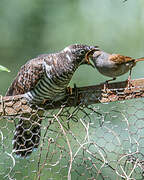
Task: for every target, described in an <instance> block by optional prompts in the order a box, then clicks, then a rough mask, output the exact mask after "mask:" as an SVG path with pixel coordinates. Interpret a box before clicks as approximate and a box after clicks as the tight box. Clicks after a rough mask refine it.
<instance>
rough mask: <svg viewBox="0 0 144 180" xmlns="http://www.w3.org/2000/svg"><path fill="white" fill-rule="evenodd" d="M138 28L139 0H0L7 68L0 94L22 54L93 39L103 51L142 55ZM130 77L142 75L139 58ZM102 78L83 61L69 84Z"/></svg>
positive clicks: (143, 18) (141, 18)
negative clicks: (84, 64) (124, 0)
mask: <svg viewBox="0 0 144 180" xmlns="http://www.w3.org/2000/svg"><path fill="white" fill-rule="evenodd" d="M143 33H144V1H143V0H128V1H127V2H125V3H123V1H122V0H101V1H100V0H90V1H88V0H31V1H29V0H24V1H19V0H13V1H8V0H1V1H0V64H1V65H3V66H6V67H7V68H9V69H10V70H11V72H10V73H7V72H1V73H0V94H2V95H4V94H5V92H6V90H7V88H8V87H9V85H10V83H11V82H12V80H13V79H14V77H15V76H16V74H17V72H18V70H19V68H20V67H21V66H22V65H23V64H25V63H26V61H27V60H29V59H31V58H34V57H36V56H37V55H39V54H42V53H51V52H56V51H59V50H61V49H63V48H64V47H66V46H68V45H70V44H73V43H83V44H89V45H99V46H100V48H101V49H103V50H105V51H107V52H111V53H121V54H123V55H127V56H132V57H134V58H135V57H141V56H144V45H143V44H144V36H143ZM127 76H128V75H125V76H122V77H120V78H119V79H118V80H125V79H126V78H127ZM132 77H133V78H140V77H143V62H140V63H138V64H137V66H136V67H135V68H134V70H133V76H132ZM106 79H107V78H106V77H104V76H102V75H100V74H99V73H98V72H97V71H96V70H93V69H92V68H91V67H87V66H83V67H80V68H79V69H78V71H77V72H76V73H75V75H74V77H73V81H72V84H73V82H75V83H76V84H77V86H85V85H94V84H97V83H100V82H103V81H104V80H106Z"/></svg>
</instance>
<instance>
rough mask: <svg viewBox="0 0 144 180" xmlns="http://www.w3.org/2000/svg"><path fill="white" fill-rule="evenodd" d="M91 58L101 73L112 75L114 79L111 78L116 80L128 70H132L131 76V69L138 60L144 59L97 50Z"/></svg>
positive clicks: (143, 58)
mask: <svg viewBox="0 0 144 180" xmlns="http://www.w3.org/2000/svg"><path fill="white" fill-rule="evenodd" d="M91 60H92V61H93V63H94V65H95V67H96V68H97V70H98V71H99V72H100V73H101V74H103V75H105V76H108V77H112V78H113V79H111V80H115V79H116V77H118V76H121V75H123V74H125V73H127V72H128V71H130V76H131V70H132V68H133V67H134V66H135V65H136V62H138V61H144V57H142V58H138V59H134V58H131V57H128V56H123V55H120V54H109V53H106V52H104V51H95V52H94V53H93V55H92V56H91ZM130 76H129V78H130ZM111 80H108V81H111ZM108 81H107V82H108Z"/></svg>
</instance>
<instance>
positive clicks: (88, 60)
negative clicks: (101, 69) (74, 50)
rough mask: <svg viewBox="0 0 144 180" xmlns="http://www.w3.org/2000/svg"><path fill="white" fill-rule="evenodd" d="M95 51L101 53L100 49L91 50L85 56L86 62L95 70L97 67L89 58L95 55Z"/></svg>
mask: <svg viewBox="0 0 144 180" xmlns="http://www.w3.org/2000/svg"><path fill="white" fill-rule="evenodd" d="M95 51H99V49H98V48H94V49H91V50H90V51H88V52H87V53H86V55H85V60H86V61H87V64H88V65H90V66H92V67H93V68H95V66H94V65H93V64H92V63H91V62H90V59H89V58H90V57H91V56H92V55H93V53H94V52H95Z"/></svg>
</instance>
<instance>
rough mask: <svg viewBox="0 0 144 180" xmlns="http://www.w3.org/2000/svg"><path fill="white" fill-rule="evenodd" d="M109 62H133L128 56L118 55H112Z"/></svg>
mask: <svg viewBox="0 0 144 180" xmlns="http://www.w3.org/2000/svg"><path fill="white" fill-rule="evenodd" d="M109 60H111V61H113V62H115V63H116V64H123V63H127V62H130V61H134V59H132V58H131V57H128V56H122V55H120V54H112V55H110V56H109Z"/></svg>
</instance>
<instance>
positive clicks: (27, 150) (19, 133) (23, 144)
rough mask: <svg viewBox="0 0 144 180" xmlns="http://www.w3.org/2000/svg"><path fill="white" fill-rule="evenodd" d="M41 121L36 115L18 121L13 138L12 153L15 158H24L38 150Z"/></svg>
mask: <svg viewBox="0 0 144 180" xmlns="http://www.w3.org/2000/svg"><path fill="white" fill-rule="evenodd" d="M41 121H42V120H41V118H39V117H38V115H32V116H31V117H30V118H28V117H22V118H21V119H19V122H18V124H17V126H16V130H15V134H14V138H13V152H15V154H16V155H17V157H23V158H25V157H27V156H29V155H30V154H31V153H32V151H33V150H35V149H36V148H38V146H39V143H40V137H41Z"/></svg>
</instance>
